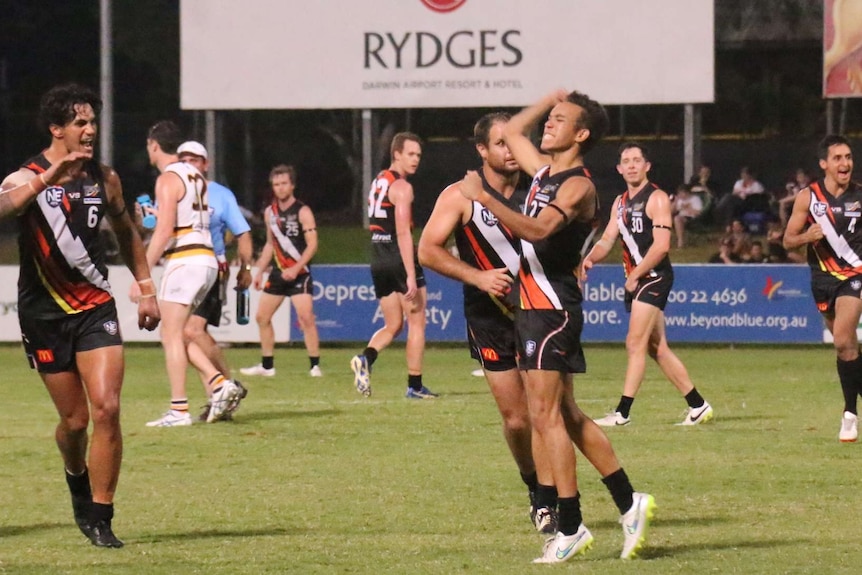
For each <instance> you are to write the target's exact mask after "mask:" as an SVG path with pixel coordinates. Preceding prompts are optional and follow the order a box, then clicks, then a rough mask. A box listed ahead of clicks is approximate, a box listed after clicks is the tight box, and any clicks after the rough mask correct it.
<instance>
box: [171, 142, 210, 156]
mask: <svg viewBox="0 0 862 575" xmlns="http://www.w3.org/2000/svg"><path fill="white" fill-rule="evenodd" d="M182 154H193V155H195V156H200V157H201V158H203V159H204V160H206V159H208V158H207V149H206V148H204V145H203V144H201V143H200V142H195V141H194V140H189V141H188V142H183V143H182V144H180V147H179V148H177V155H178V156H179V155H182Z"/></svg>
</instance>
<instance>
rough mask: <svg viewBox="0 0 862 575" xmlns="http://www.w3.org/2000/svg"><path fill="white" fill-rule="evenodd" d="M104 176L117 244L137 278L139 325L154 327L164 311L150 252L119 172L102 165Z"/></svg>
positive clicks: (145, 327) (142, 327)
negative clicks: (161, 311)
mask: <svg viewBox="0 0 862 575" xmlns="http://www.w3.org/2000/svg"><path fill="white" fill-rule="evenodd" d="M101 170H102V177H103V179H104V182H105V195H106V196H107V199H108V209H107V214H108V218H109V219H110V221H111V228H112V229H113V230H114V234H115V235H116V236H117V245H118V246H119V248H120V256H121V257H122V258H123V262H124V263H125V264H126V267H127V268H129V271H130V272H132V275H133V276H134V278H135V282H136V284H134V285H135V286H136V289H135V292H134V293H135V299H136V300H137V302H138V327H139V328H140V329H146V330H147V331H153V330H154V329H156V327H157V326H158V325H159V320H160V318H161V313H160V312H159V305H158V303H157V302H156V286H155V283H154V282H153V279H152V277H150V266H148V265H147V253H146V251H145V250H144V242H143V241H141V236H140V235H139V234H138V230H137V228H136V227H135V223H134V222H133V221H132V218H131V216H130V215H129V210H128V209H126V202H125V200H124V199H123V185H122V183H120V177H119V176H118V175H117V172H116V171H114V170H113V169H112V168H110V167H108V166H102V167H101Z"/></svg>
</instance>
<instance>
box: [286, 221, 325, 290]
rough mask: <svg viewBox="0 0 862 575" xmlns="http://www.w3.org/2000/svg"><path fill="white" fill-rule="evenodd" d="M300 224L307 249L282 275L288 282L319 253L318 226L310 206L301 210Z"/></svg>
mask: <svg viewBox="0 0 862 575" xmlns="http://www.w3.org/2000/svg"><path fill="white" fill-rule="evenodd" d="M299 223H300V224H302V233H303V234H304V235H305V249H304V250H303V252H302V255H301V257H300V258H299V260H298V261H297V262H296V263H295V264H294V265H292V266H291V267H289V268H287V269H286V270H284V271H283V272H282V273H281V277H282V278H283V279H285V280H287V281H293V280H295V279H296V278H297V277H298V276H299V274H300V272H302V270H303V268H305V266H307V265H308V264H310V263H311V259H312V258H313V257H314V254H316V253H317V225H316V224H315V222H314V214H313V213H312V211H311V208H309V207H308V206H303V207H302V208H301V209H300V210H299Z"/></svg>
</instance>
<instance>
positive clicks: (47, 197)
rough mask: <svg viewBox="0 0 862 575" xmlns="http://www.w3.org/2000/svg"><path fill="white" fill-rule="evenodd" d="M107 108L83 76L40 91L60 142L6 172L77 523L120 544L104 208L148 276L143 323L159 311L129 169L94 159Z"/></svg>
mask: <svg viewBox="0 0 862 575" xmlns="http://www.w3.org/2000/svg"><path fill="white" fill-rule="evenodd" d="M100 109H101V101H100V100H99V98H98V96H97V95H96V94H95V93H94V92H92V91H91V90H89V89H87V88H85V87H82V86H79V85H76V84H68V85H62V86H57V87H55V88H52V89H51V90H49V91H48V92H47V93H46V94H45V95H44V96H43V97H42V101H41V106H40V116H41V119H42V122H43V124H44V126H45V128H46V129H47V130H48V132H49V134H50V136H51V143H50V145H49V146H48V147H47V148H46V149H45V150H43V151H42V153H40V154H39V155H37V156H35V157H34V158H32V159H30V160H28V161H27V162H25V164H24V165H23V166H22V167H21V168H20V169H19V170H18V171H16V172H14V173H12V174H10V175H9V176H7V177H6V179H5V180H4V181H3V184H2V190H3V191H2V193H0V215H2V216H6V215H9V214H16V215H17V216H18V218H19V224H20V226H19V227H20V235H19V251H20V258H19V259H20V262H21V271H20V276H19V280H18V317H19V321H20V325H21V333H22V336H23V339H24V349H25V351H26V353H27V356H28V358H29V360H30V363H31V366H33V367H34V368H35V369H37V370H38V372H39V375H40V376H41V378H42V381H43V382H44V384H45V387H46V388H47V390H48V394H49V395H50V396H51V399H52V401H53V402H54V406H55V407H56V409H57V413H58V414H59V416H60V421H59V423H58V424H57V428H56V432H55V439H56V442H57V446H58V447H59V449H60V455H61V456H62V458H63V463H64V465H65V469H66V481H67V483H68V486H69V490H70V492H71V495H72V508H73V511H74V516H75V522H76V523H77V524H78V527H79V528H80V530H81V531H82V532H83V533H84V535H86V536H87V537H88V538H89V539H90V541H91V542H92V543H93V544H94V545H97V546H100V547H122V545H123V543H122V541H120V540H119V539H118V538H117V537H116V536H115V535H114V533H113V529H112V523H111V520H112V518H113V515H114V507H113V501H114V492H115V490H116V487H117V480H118V478H119V474H120V462H121V460H122V454H123V439H122V432H121V429H120V390H121V389H122V385H123V372H124V363H123V345H122V344H123V342H122V338H121V336H120V332H119V321H118V318H117V309H116V305H115V302H114V297H113V295H112V293H111V286H110V285H109V283H108V270H107V267H106V262H105V254H104V249H103V247H102V245H101V244H100V242H99V223H100V221H101V220H102V218H103V217H104V216H105V215H107V216H108V217H109V218H110V221H111V227H112V228H113V229H114V231H115V233H116V234H117V239H118V242H119V246H120V250H121V255H122V257H123V261H124V262H125V263H126V266H127V267H128V268H129V270H130V271H131V272H132V275H133V276H134V277H135V280H137V283H138V284H139V285H140V291H141V294H142V296H141V298H140V299H139V301H138V326H139V327H140V328H141V329H147V330H150V331H152V330H153V329H155V328H156V327H157V326H158V324H159V319H160V315H159V309H158V305H157V304H156V299H155V286H154V285H153V282H152V280H151V279H150V270H149V267H148V266H147V261H146V257H145V252H144V247H143V244H142V242H141V238H140V236H138V232H137V229H136V228H135V226H134V224H133V223H132V220H131V218H130V217H129V213H128V211H127V209H126V205H125V203H124V201H123V191H122V186H121V184H120V179H119V177H118V176H117V173H116V172H115V171H114V170H113V169H111V168H110V167H108V166H104V165H100V164H99V163H98V162H97V161H95V160H94V158H93V149H94V146H95V142H96V134H97V116H98V113H99V111H100ZM91 419H92V422H93V434H92V438H88V436H87V428H88V425H89V422H90V420H91ZM88 444H89V453H88V449H87V448H88Z"/></svg>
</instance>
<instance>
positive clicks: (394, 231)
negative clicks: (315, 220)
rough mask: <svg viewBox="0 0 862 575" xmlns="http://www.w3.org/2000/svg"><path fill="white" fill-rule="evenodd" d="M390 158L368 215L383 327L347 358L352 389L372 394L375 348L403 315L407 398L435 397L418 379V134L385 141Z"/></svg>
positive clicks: (421, 319)
mask: <svg viewBox="0 0 862 575" xmlns="http://www.w3.org/2000/svg"><path fill="white" fill-rule="evenodd" d="M389 150H390V156H391V159H392V163H391V165H390V166H389V169H388V170H383V171H382V172H380V173H379V174H377V177H376V178H375V179H374V181H373V182H372V183H371V191H370V192H369V195H368V219H369V230H370V231H371V278H372V280H373V281H374V292H375V294H376V296H377V299H378V300H379V301H380V311H381V313H382V314H383V327H382V328H380V329H379V330H377V331H376V332H375V333H374V335H373V336H371V339H370V340H369V342H368V345H367V346H366V348H365V350H364V351H363V352H362V353H361V354H360V355H356V356H354V357H353V358H352V359H351V360H350V368H351V369H352V370H353V384H354V385H355V386H356V391H358V392H359V393H361V394H363V395H365V396H366V397H367V396H369V395H371V367H372V366H373V365H374V362H375V361H376V360H377V355H378V353H379V352H380V351H381V350H383V349H384V348H385V347H386V346H388V345H389V344H390V343H392V340H393V339H395V338H396V337H398V334H399V333H401V329H402V328H403V326H404V317H405V316H406V317H407V345H406V348H405V353H406V356H407V393H406V395H405V397H407V398H408V399H433V398H435V397H437V394H436V393H434V392H432V391H431V390H430V389H428V388H427V387H425V386H424V385H423V383H422V358H423V355H424V354H425V304H426V289H425V274H424V272H423V271H422V268H421V267H420V266H419V261H418V258H417V257H416V248H415V246H414V245H413V232H412V229H413V186H411V185H410V183H409V182H408V181H407V177H408V176H412V175H413V174H415V173H416V170H417V169H418V168H419V161H420V160H421V158H422V142H421V140H420V139H419V136H417V135H416V134H412V133H410V132H400V133H398V134H395V136H394V137H393V138H392V144H391V145H390V146H389Z"/></svg>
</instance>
